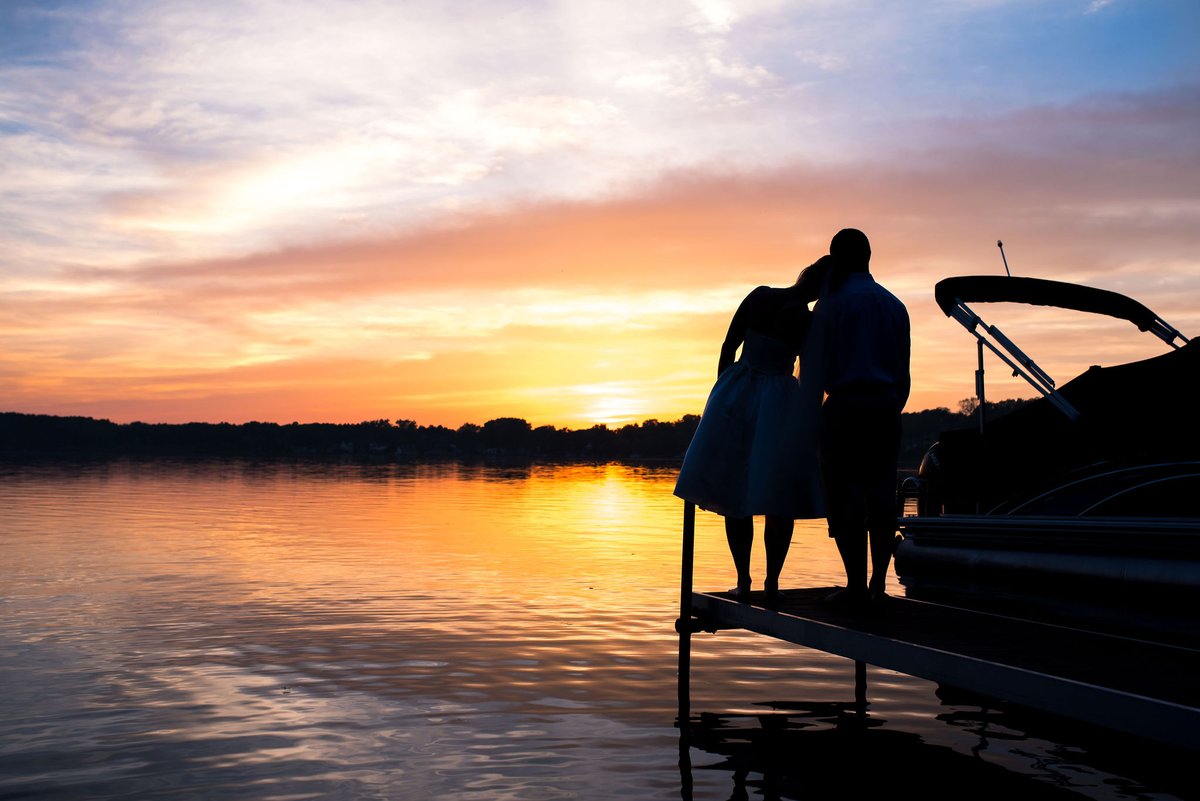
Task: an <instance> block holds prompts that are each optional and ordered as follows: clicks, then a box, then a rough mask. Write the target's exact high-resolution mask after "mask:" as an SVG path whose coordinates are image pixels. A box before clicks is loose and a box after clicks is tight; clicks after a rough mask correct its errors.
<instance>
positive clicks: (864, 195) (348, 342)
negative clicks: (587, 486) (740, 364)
mask: <svg viewBox="0 0 1200 801" xmlns="http://www.w3.org/2000/svg"><path fill="white" fill-rule="evenodd" d="M1118 111H1120V114H1118V112H1117V111H1111V112H1110V117H1109V118H1106V119H1109V121H1112V118H1115V119H1117V120H1118V121H1119V120H1120V119H1125V120H1126V122H1127V123H1128V120H1129V119H1130V118H1137V119H1139V120H1143V122H1144V124H1142V123H1139V125H1141V127H1138V125H1133V123H1128V125H1132V126H1133V127H1134V128H1136V129H1137V130H1138V131H1142V134H1140V135H1141V136H1149V134H1146V133H1145V130H1147V126H1148V128H1149V129H1154V126H1155V125H1156V124H1157V123H1156V122H1155V120H1157V119H1158V117H1157V116H1156V115H1161V114H1162V113H1164V112H1161V111H1160V110H1156V107H1154V106H1153V104H1149V107H1148V108H1147V109H1141V107H1133V106H1130V107H1127V108H1123V109H1120V110H1118ZM1085 112H1086V113H1085ZM1096 113H1098V112H1095V111H1094V110H1089V109H1085V110H1083V111H1082V112H1080V113H1079V114H1078V115H1076V116H1075V117H1072V118H1071V120H1072V121H1067V120H1065V119H1064V117H1067V116H1069V115H1067V113H1066V112H1065V111H1063V110H1055V111H1053V112H1047V113H1046V115H1044V116H1038V115H1035V114H1033V113H1032V112H1030V113H1027V114H1026V115H1025V116H1023V117H1021V118H1012V119H1008V120H1005V121H1003V122H1004V126H1005V128H1006V132H1007V133H1009V134H1011V135H1012V136H1014V137H1017V136H1018V135H1019V134H1020V133H1021V132H1022V131H1024V132H1029V131H1036V130H1037V128H1038V125H1039V124H1042V123H1045V124H1046V125H1050V126H1053V127H1058V128H1064V129H1070V130H1071V131H1078V130H1081V129H1082V128H1081V126H1083V125H1084V123H1085V122H1086V121H1087V120H1088V119H1089V115H1093V116H1094V115H1095V114H1096ZM1177 113H1185V112H1177ZM1187 113H1191V114H1192V118H1191V119H1195V116H1196V115H1195V114H1194V113H1193V112H1187ZM1139 114H1142V115H1143V116H1141V117H1139V116H1138V115H1139ZM1122 115H1123V116H1122ZM1145 120H1148V121H1149V122H1145ZM1172 124H1173V125H1175V126H1176V127H1178V121H1175V122H1173V123H1172ZM983 125H984V124H983V123H981V126H983ZM1072 126H1074V127H1072ZM973 136H974V137H975V139H976V140H978V138H979V135H978V134H973ZM968 138H969V137H968ZM1030 142H1031V144H1030V146H1029V147H1025V148H1022V147H1017V146H1013V147H1006V146H1001V145H989V146H988V147H987V148H986V149H983V150H972V149H968V148H966V147H965V146H964V147H962V148H957V149H956V148H951V147H948V148H946V149H945V150H944V151H943V152H941V153H939V154H938V155H937V157H936V158H933V157H931V156H930V155H929V154H926V155H924V156H921V157H917V156H914V157H913V158H912V159H911V160H909V161H901V160H899V159H893V160H892V162H891V163H888V164H883V163H880V164H876V165H864V164H858V165H854V166H847V165H828V166H812V165H792V166H790V167H788V168H787V169H778V170H772V171H769V172H766V171H764V172H761V173H756V174H746V173H742V174H728V173H721V172H719V171H708V172H690V173H680V174H676V175H672V176H668V177H666V178H664V179H662V180H660V181H655V182H653V183H647V184H646V185H644V186H637V187H629V188H628V189H627V191H626V192H625V193H624V194H623V195H621V196H620V197H615V198H610V199H607V200H595V201H591V202H546V203H540V204H533V203H530V204H525V205H515V206H509V207H506V208H498V209H495V210H493V211H491V212H489V213H472V214H460V215H457V216H454V217H451V218H446V219H445V220H444V221H443V224H441V225H439V226H437V227H429V228H425V229H422V230H418V231H414V232H408V233H403V234H397V235H395V236H393V237H390V238H386V239H375V240H372V241H356V242H333V243H327V244H324V245H320V246H309V247H303V248H292V249H285V250H279V251H274V252H267V253H259V254H255V255H251V256H246V257H242V258H235V259H215V260H203V261H191V262H179V263H172V264H145V265H139V266H133V267H127V268H121V269H116V268H105V269H98V268H91V267H82V266H77V267H74V268H69V269H65V270H63V271H61V272H60V273H59V274H58V276H57V277H56V278H55V280H54V281H42V282H37V283H35V282H30V283H28V284H27V285H24V286H21V287H19V291H16V290H13V291H9V292H7V293H6V294H5V295H4V296H3V299H2V300H0V303H2V304H3V314H2V315H0V319H2V320H3V322H0V337H2V338H3V341H4V343H5V347H4V354H3V355H2V356H0V376H3V379H4V386H3V388H2V389H0V407H4V408H11V409H14V410H19V411H42V412H56V413H67V412H70V413H80V414H92V415H96V416H107V417H110V418H112V419H118V420H128V419H133V418H135V417H137V418H142V419H146V420H161V421H180V420H191V419H197V420H229V421H231V422H238V421H243V420H250V419H264V420H277V421H282V422H289V421H291V420H301V421H308V420H327V421H332V422H339V421H340V422H353V421H358V420H362V419H372V418H376V417H389V418H396V417H405V418H412V419H416V420H418V421H419V422H421V423H423V424H433V423H442V424H447V425H455V426H456V425H459V424H461V423H462V422H468V421H470V422H483V421H484V420H486V419H489V418H490V417H495V416H501V415H505V416H508V415H511V416H520V417H525V418H527V419H529V420H530V421H531V422H533V423H535V424H547V423H548V424H554V425H572V426H576V425H587V424H590V423H591V422H598V421H603V422H609V423H619V422H623V421H626V420H640V419H645V418H648V417H658V418H660V419H674V418H676V417H678V416H679V415H682V414H686V413H698V412H699V411H700V409H701V408H702V405H703V401H704V397H705V395H706V393H707V391H708V388H709V386H710V385H711V381H712V378H713V374H714V372H715V363H716V352H717V348H718V346H719V344H720V340H721V338H722V336H723V334H724V330H725V327H726V325H727V322H728V319H729V315H731V314H732V312H733V309H734V308H735V307H736V305H737V303H738V302H739V301H740V299H741V297H742V296H743V295H744V293H745V292H746V291H748V290H749V289H750V288H752V287H753V286H755V285H757V284H761V283H767V284H774V285H782V284H784V283H787V282H789V281H791V280H792V279H793V278H794V277H795V275H796V274H797V273H798V272H799V270H800V269H802V268H803V267H804V266H805V265H807V264H808V263H809V262H811V261H812V260H814V259H815V258H817V257H818V256H819V255H821V254H822V253H824V252H825V250H826V248H827V243H828V240H829V237H830V236H831V235H832V233H833V232H835V231H836V230H838V229H839V228H841V227H844V226H854V227H859V228H862V229H863V230H865V231H866V232H867V233H868V234H869V235H870V236H871V239H872V242H873V246H874V259H873V271H874V272H875V274H876V276H877V277H878V279H879V280H880V281H881V282H882V283H884V284H885V285H887V286H888V287H889V288H891V289H892V290H893V291H894V292H896V294H897V295H899V296H900V297H901V299H902V300H904V301H905V302H906V303H907V304H908V306H909V309H910V313H911V315H912V319H913V339H914V365H913V371H914V392H913V397H912V401H911V405H910V409H920V408H927V407H930V406H939V405H948V406H953V405H954V404H956V403H957V401H958V400H960V399H962V398H965V397H968V396H970V395H971V394H972V393H973V390H974V387H973V371H974V347H973V343H972V342H971V341H970V338H969V337H968V336H967V335H966V333H965V332H963V331H962V330H961V329H959V328H958V326H957V325H956V324H955V323H953V322H951V321H950V320H948V319H947V318H945V316H943V315H942V313H941V312H940V310H938V309H937V307H936V306H935V304H934V303H933V299H932V292H933V285H934V283H936V281H937V280H939V279H940V278H942V277H946V276H949V275H956V274H967V273H991V274H999V273H1001V272H1002V271H1003V265H1002V264H1001V261H1000V254H999V253H998V252H997V251H996V248H995V242H996V240H997V239H998V238H1002V239H1004V240H1005V243H1006V252H1007V254H1008V259H1009V263H1010V265H1011V266H1012V269H1013V271H1014V272H1015V273H1017V274H1021V275H1033V276H1041V277H1047V278H1056V279H1061V280H1075V281H1080V282H1084V283H1091V284H1093V285H1097V286H1102V287H1105V288H1109V289H1115V290H1117V291H1122V292H1125V293H1127V294H1130V295H1132V296H1133V297H1135V298H1138V299H1139V300H1141V301H1143V302H1144V303H1146V304H1147V305H1149V306H1150V307H1151V308H1154V309H1155V310H1156V311H1158V312H1159V313H1160V314H1162V315H1163V316H1164V317H1166V318H1167V319H1168V320H1169V321H1170V322H1172V323H1174V324H1175V325H1176V326H1178V327H1179V328H1181V329H1182V330H1183V331H1184V332H1185V333H1195V332H1196V331H1197V330H1198V329H1200V312H1198V310H1197V308H1196V303H1195V298H1196V297H1197V295H1198V292H1197V290H1198V289H1200V286H1198V285H1197V284H1198V282H1200V270H1197V269H1196V256H1195V254H1196V253H1197V252H1200V248H1198V247H1197V245H1200V242H1198V241H1197V239H1198V237H1200V234H1198V233H1197V231H1198V230H1200V226H1197V225H1196V222H1197V218H1198V217H1200V199H1197V197H1196V195H1195V187H1196V186H1200V160H1197V159H1195V158H1194V157H1192V154H1191V152H1190V150H1191V146H1190V145H1189V144H1187V143H1181V142H1173V143H1169V146H1164V147H1161V148H1159V149H1158V150H1156V151H1154V152H1153V153H1150V154H1146V155H1144V156H1139V158H1136V159H1129V158H1126V159H1122V158H1116V157H1108V156H1109V155H1110V153H1109V149H1108V148H1106V147H1104V146H1102V145H1103V143H1101V144H1097V145H1094V146H1090V147H1080V148H1079V149H1078V150H1076V151H1074V152H1067V153H1063V152H1059V153H1056V154H1054V155H1051V154H1049V153H1045V152H1041V151H1040V150H1039V148H1037V147H1035V146H1033V145H1034V141H1033V140H1032V139H1031V140H1030ZM11 283H12V282H11V281H10V285H11ZM984 316H985V319H989V321H992V318H991V317H990V316H989V314H988V313H986V312H985V313H984ZM996 320H997V321H998V322H999V323H1000V324H1001V326H1002V327H1003V328H1004V330H1005V331H1006V332H1007V333H1008V334H1009V335H1010V336H1012V337H1013V339H1014V340H1016V341H1017V342H1018V344H1019V345H1021V346H1022V347H1024V348H1025V349H1026V350H1027V351H1028V352H1029V353H1030V354H1031V355H1032V356H1033V357H1034V358H1035V359H1038V360H1039V361H1040V362H1042V364H1043V366H1045V367H1046V368H1047V369H1048V370H1049V371H1050V372H1051V373H1052V374H1054V375H1055V376H1056V377H1058V378H1060V379H1066V378H1069V377H1071V376H1073V375H1074V374H1075V373H1076V372H1079V371H1080V370H1082V369H1083V368H1084V367H1086V366H1087V365H1088V364H1090V363H1092V362H1094V361H1095V362H1100V363H1113V362H1115V361H1123V360H1126V359H1131V358H1140V357H1141V356H1145V355H1150V354H1151V353H1154V352H1158V348H1159V346H1158V344H1157V342H1156V341H1154V340H1152V339H1149V338H1148V337H1146V336H1144V335H1139V334H1138V333H1137V332H1136V331H1132V330H1130V331H1125V330H1124V329H1119V330H1116V329H1110V328H1109V327H1106V326H1107V324H1106V323H1104V322H1103V321H1097V320H1089V319H1074V320H1071V319H1068V321H1067V322H1065V323H1064V322H1059V321H1057V320H1055V321H1045V322H1043V321H1041V320H1040V318H1038V317H1037V316H1036V315H1031V314H1030V313H1028V312H1027V311H1022V310H1017V311H1016V312H1005V313H1002V314H1001V316H1000V317H997V318H996ZM1064 326H1065V327H1064ZM990 369H991V372H990V373H989V376H990V378H989V382H990V383H989V392H990V393H991V396H992V397H993V398H997V399H998V398H1002V397H1011V396H1014V395H1016V396H1027V395H1029V394H1031V392H1032V391H1031V390H1030V389H1028V388H1027V387H1025V386H1024V385H1022V384H1019V383H1017V382H1015V381H1013V380H1011V379H1009V378H1008V377H1007V375H1006V371H1005V370H1003V369H1001V368H1000V365H999V364H998V363H996V365H994V367H993V368H990ZM992 382H994V383H992Z"/></svg>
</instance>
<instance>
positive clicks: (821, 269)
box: [795, 256, 833, 297]
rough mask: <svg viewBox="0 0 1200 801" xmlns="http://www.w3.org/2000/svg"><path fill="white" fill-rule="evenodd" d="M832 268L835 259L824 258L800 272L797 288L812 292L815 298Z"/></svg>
mask: <svg viewBox="0 0 1200 801" xmlns="http://www.w3.org/2000/svg"><path fill="white" fill-rule="evenodd" d="M832 267H833V257H832V256H822V257H821V258H819V259H817V260H816V261H814V262H813V263H812V264H810V265H808V266H807V267H805V268H804V269H803V270H802V271H801V272H800V276H799V277H798V278H797V279H796V283H795V287H796V288H797V289H801V290H812V293H813V296H814V297H815V296H816V294H817V292H819V291H820V289H821V284H822V283H824V282H825V276H826V275H827V274H828V273H829V270H830V269H832Z"/></svg>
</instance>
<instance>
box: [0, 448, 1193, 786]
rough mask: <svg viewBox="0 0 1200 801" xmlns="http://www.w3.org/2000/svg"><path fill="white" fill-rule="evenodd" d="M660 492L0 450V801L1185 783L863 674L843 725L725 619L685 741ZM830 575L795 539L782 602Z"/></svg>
mask: <svg viewBox="0 0 1200 801" xmlns="http://www.w3.org/2000/svg"><path fill="white" fill-rule="evenodd" d="M674 476H675V468H674V467H673V466H665V467H653V466H652V467H639V466H626V465H616V464H609V465H568V466H522V467H497V466H468V465H455V464H450V465H416V466H413V465H380V466H362V465H328V464H321V465H312V464H271V463H268V464H264V463H256V462H249V461H234V462H219V463H217V462H209V463H202V464H196V463H170V462H164V461H152V462H113V463H98V464H91V465H75V466H63V465H29V464H23V465H13V464H7V465H0V479H2V480H0V515H2V517H0V548H2V549H3V550H2V553H3V563H2V572H0V799H10V798H37V799H117V798H121V799H131V798H132V799H160V798H161V799H167V798H170V799H190V798H205V799H227V798H230V799H232V798H246V799H307V798H346V799H354V798H381V799H382V798H388V799H409V798H412V799H425V798H440V799H559V798H579V799H624V800H626V801H628V800H629V799H668V798H670V799H680V798H683V799H690V798H695V799H730V798H825V797H847V794H849V796H850V797H854V796H855V795H856V794H857V791H869V792H898V793H901V794H902V795H908V794H910V793H912V794H916V795H918V796H919V797H923V798H931V797H946V798H950V797H954V798H959V797H966V798H972V799H978V798H1000V797H1013V796H1014V795H1017V794H1020V795H1023V796H1025V799H1024V801H1029V799H1037V798H1043V797H1045V798H1080V797H1082V798H1095V799H1151V798H1152V799H1170V798H1186V797H1188V795H1189V790H1190V788H1189V786H1188V782H1187V779H1186V778H1183V774H1184V771H1185V766H1182V765H1180V764H1179V763H1178V755H1171V754H1169V753H1165V752H1163V751H1162V750H1161V749H1156V748H1151V747H1145V745H1144V744H1140V743H1138V742H1136V741H1132V740H1129V739H1124V738H1117V737H1113V736H1106V735H1104V734H1103V733H1101V732H1097V731H1095V730H1091V729H1087V728H1083V727H1079V726H1075V725H1071V724H1068V723H1065V722H1062V721H1055V720H1052V719H1046V718H1042V717H1037V716H1032V715H1029V714H1028V713H1026V714H1022V713H1020V712H1019V711H1013V710H1005V709H996V708H994V706H995V705H990V704H988V703H986V702H983V701H981V700H980V699H971V698H966V697H961V696H955V695H953V694H948V693H947V692H946V691H944V690H941V689H939V688H938V687H937V686H936V685H933V684H931V683H929V682H925V681H922V680H918V679H914V678H911V677H908V676H905V675H901V674H897V673H893V672H890V671H885V670H879V669H876V668H873V667H870V668H868V670H867V675H866V700H867V707H866V709H865V710H864V709H863V708H862V707H861V706H856V705H855V704H854V701H855V680H854V679H855V676H854V665H853V663H852V662H849V661H847V660H845V659H842V658H839V657H834V656H830V655H827V654H824V653H821V652H819V651H813V650H809V649H804V648H799V647H797V646H792V645H787V644H783V643H779V642H777V641H774V640H771V639H768V638H765V637H760V636H757V635H751V634H747V633H744V632H721V633H719V634H716V635H712V634H699V635H696V636H695V637H694V638H693V664H692V675H691V718H690V719H689V721H688V723H687V725H686V726H685V727H684V728H685V730H686V731H687V733H688V739H686V740H684V741H682V743H683V744H682V746H681V737H680V734H681V732H680V729H679V727H677V725H676V717H677V714H678V706H677V695H676V688H677V648H678V637H677V635H676V634H675V632H674V629H673V624H674V620H675V618H676V617H677V614H678V603H679V565H680V551H679V544H680V528H681V520H682V503H681V502H680V501H679V500H678V499H677V498H675V497H674V496H672V494H671V489H672V487H673V482H674ZM755 560H756V564H755V573H756V579H758V580H759V581H761V576H762V560H763V557H762V550H761V543H758V542H756V543H755ZM839 576H840V567H839V563H838V561H837V558H836V553H835V551H834V548H833V546H832V543H831V541H830V540H829V539H828V538H827V537H826V536H825V532H824V529H823V521H804V522H801V523H800V524H798V528H797V532H796V538H795V541H794V545H793V548H792V552H791V554H790V556H789V561H788V567H787V568H786V570H785V574H784V578H785V582H784V584H785V586H832V585H834V584H836V583H837V581H838V578H839ZM732 583H733V580H732V567H731V565H730V560H729V556H728V552H727V551H726V548H725V544H724V535H723V530H722V528H721V523H720V518H717V517H715V516H712V515H708V514H706V513H703V512H702V513H700V514H699V515H698V521H697V550H696V569H695V584H696V587H697V588H698V589H711V590H716V589H725V588H727V587H729V586H731V585H732ZM891 589H892V590H893V591H896V587H895V582H894V579H893V582H892V588H891Z"/></svg>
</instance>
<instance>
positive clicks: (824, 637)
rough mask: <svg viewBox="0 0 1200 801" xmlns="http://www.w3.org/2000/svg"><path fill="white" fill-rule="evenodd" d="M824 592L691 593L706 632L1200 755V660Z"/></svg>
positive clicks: (1184, 650)
mask: <svg viewBox="0 0 1200 801" xmlns="http://www.w3.org/2000/svg"><path fill="white" fill-rule="evenodd" d="M831 590H832V588H806V589H799V590H790V591H788V592H787V594H786V598H785V599H784V600H783V601H782V602H781V603H780V604H778V605H777V606H776V607H775V608H767V607H766V606H764V605H763V604H762V596H761V595H760V594H755V595H754V596H752V599H751V602H750V603H739V602H737V601H735V600H734V599H733V598H732V597H730V596H729V594H728V593H701V592H694V593H692V596H691V598H692V610H693V615H694V616H695V617H696V618H697V620H698V622H699V624H700V625H701V626H702V627H704V628H705V629H706V630H720V629H731V628H740V629H746V630H748V631H752V632H756V633H758V634H763V635H766V636H770V637H774V638H776V639H780V640H783V641H786V642H791V643H795V644H797V645H802V646H806V647H810V648H818V649H820V650H823V651H827V652H829V653H832V654H836V655H839V656H844V657H847V658H850V659H854V660H856V661H861V662H865V663H868V664H872V665H876V666H878V667H883V668H887V669H890V670H896V671H899V672H902V673H906V674H909V675H913V676H917V677H919V678H923V679H927V680H930V681H935V682H939V683H944V684H948V685H951V686H955V687H959V688H961V689H964V690H970V691H972V692H977V693H981V694H984V695H988V696H992V697H995V698H998V699H1002V700H1005V701H1009V702H1012V703H1017V704H1021V705H1024V706H1028V707H1031V708H1035V709H1041V710H1043V711H1047V712H1051V713H1054V714H1059V715H1063V716H1065V717H1069V718H1074V719H1076V720H1081V721H1085V722H1088V723H1093V724H1096V725H1100V726H1106V727H1110V728H1113V729H1116V730H1119V731H1124V732H1127V733H1130V734H1135V735H1138V736H1142V737H1147V738H1150V739H1153V740H1157V741H1160V742H1166V743H1170V744H1172V745H1176V746H1182V747H1185V748H1193V749H1195V748H1200V650H1197V649H1193V648H1188V647H1184V646H1180V645H1172V644H1165V643H1159V642H1152V641H1146V640H1138V639H1133V638H1128V637H1118V636H1114V635H1111V634H1104V633H1098V632H1094V631H1087V630H1081V629H1073V628H1068V627H1064V626H1059V625H1053V624H1048V623H1043V622H1039V621H1032V620H1024V619H1018V618H1011V617H1005V616H1002V615H996V614H990V613H985V612H978V611H973V610H967V609H960V608H955V607H950V606H944V605H940V604H933V603H928V602H924V601H917V600H912V599H907V598H901V597H894V598H890V599H889V600H888V603H887V604H886V605H885V606H884V608H883V610H882V611H880V612H878V613H874V614H861V613H847V612H844V611H839V610H836V609H831V608H829V607H828V606H826V605H824V604H822V603H821V600H822V599H823V598H824V597H825V596H826V595H827V594H828V593H829V592H830V591H831Z"/></svg>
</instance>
